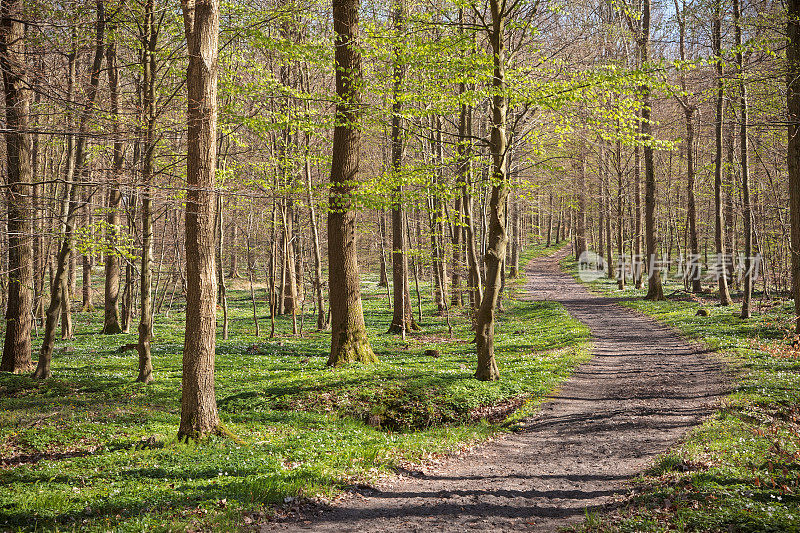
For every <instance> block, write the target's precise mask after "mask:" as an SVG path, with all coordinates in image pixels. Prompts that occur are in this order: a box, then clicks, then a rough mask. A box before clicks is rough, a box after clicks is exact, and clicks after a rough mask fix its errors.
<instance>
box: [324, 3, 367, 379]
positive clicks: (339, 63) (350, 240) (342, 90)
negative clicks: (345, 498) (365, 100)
mask: <svg viewBox="0 0 800 533" xmlns="http://www.w3.org/2000/svg"><path fill="white" fill-rule="evenodd" d="M360 3H361V2H360V1H359V0H333V29H334V32H335V34H336V41H335V54H334V61H335V67H336V68H335V70H336V94H337V95H338V96H339V100H338V101H337V104H336V117H335V126H334V131H333V159H332V162H331V176H330V182H331V191H330V212H329V213H328V256H329V268H328V287H329V291H330V297H329V300H330V308H331V351H330V356H329V357H328V366H339V365H342V364H345V363H351V362H362V363H373V362H375V361H376V360H377V357H375V354H374V353H373V351H372V348H371V347H370V345H369V341H368V340H367V330H366V326H365V325H364V311H363V308H362V305H361V286H360V283H361V280H360V279H359V270H358V256H357V253H356V212H355V210H354V208H353V198H352V195H353V194H354V193H355V192H356V190H357V187H358V179H359V163H360V153H359V152H360V149H361V129H360V128H361V124H360V120H361V114H362V112H361V77H362V70H361V51H360V49H359V37H358V18H359V13H358V11H359V7H360Z"/></svg>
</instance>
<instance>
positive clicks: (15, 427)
mask: <svg viewBox="0 0 800 533" xmlns="http://www.w3.org/2000/svg"><path fill="white" fill-rule="evenodd" d="M552 251H553V249H552V248H551V249H549V250H546V249H544V248H543V247H541V246H538V247H529V248H528V249H527V250H526V258H530V257H533V256H534V255H538V254H542V253H550V252H552ZM362 287H363V292H364V311H365V319H366V322H367V327H368V332H369V338H370V342H371V343H372V347H373V349H374V350H375V352H376V354H378V356H379V358H380V362H379V363H378V364H376V365H368V366H365V365H358V364H354V365H349V366H346V367H343V368H337V369H335V370H332V369H329V368H327V367H325V361H326V356H327V350H328V347H329V342H330V333H328V332H315V331H308V325H309V324H313V323H314V320H313V317H312V316H311V314H310V312H311V310H310V309H306V313H307V316H306V317H305V320H304V323H305V326H306V328H305V329H306V331H304V333H303V335H302V336H292V335H290V334H289V333H288V332H289V331H291V321H290V319H289V318H287V317H280V318H279V319H278V320H277V331H278V335H277V336H276V338H274V339H268V338H265V337H264V336H263V334H262V336H261V337H255V336H254V335H253V331H254V327H253V324H252V309H251V307H250V306H251V303H250V298H249V287H247V286H246V285H245V284H241V283H239V284H232V287H231V290H230V292H229V296H230V298H229V304H230V315H231V324H230V329H231V335H230V339H229V340H222V339H221V338H218V339H217V358H216V395H217V400H218V405H219V409H220V415H221V418H222V420H223V423H224V424H225V427H226V428H227V429H228V430H229V431H230V432H231V433H232V434H234V435H236V436H237V439H229V438H220V437H213V438H209V439H207V440H205V441H203V442H200V443H188V444H187V443H179V442H177V439H176V434H177V428H178V420H179V409H180V403H179V400H180V382H181V350H182V346H183V313H182V308H181V305H183V304H182V303H179V304H178V305H177V306H174V307H173V309H172V311H171V313H170V314H169V316H164V315H163V314H162V315H160V316H158V317H157V320H156V325H155V341H154V343H153V365H154V375H155V379H156V381H155V382H154V383H152V384H150V385H142V384H140V383H134V382H133V380H134V378H135V377H136V364H137V360H136V356H135V355H134V354H135V352H128V353H118V351H117V349H118V348H119V347H120V346H121V345H124V344H127V343H132V342H135V335H134V334H123V335H114V336H104V335H99V334H98V332H99V331H100V329H101V327H102V311H96V312H93V313H75V315H74V325H75V329H76V335H75V339H74V340H72V341H59V342H58V346H57V350H56V352H55V355H54V359H53V378H52V379H49V380H46V381H36V380H33V379H31V378H30V377H29V376H25V375H23V376H17V375H10V374H0V459H1V460H0V530H5V529H23V530H37V529H62V530H63V529H68V530H69V529H80V530H90V531H91V530H94V531H99V530H102V531H108V530H118V531H134V530H135V531H141V530H162V531H166V530H180V531H184V530H187V529H194V530H199V529H206V530H211V529H213V530H235V529H239V528H241V527H243V526H245V525H247V524H248V523H252V522H254V521H255V520H260V519H261V517H263V516H266V515H268V514H269V513H270V512H271V509H272V508H273V506H274V505H275V504H280V503H283V502H285V501H289V500H291V499H292V498H297V497H299V496H322V497H331V496H333V495H335V494H336V493H338V492H339V491H341V490H342V489H344V488H345V487H347V486H349V485H352V484H357V483H369V482H372V481H374V480H375V479H377V478H379V477H380V476H382V475H385V474H387V473H390V472H391V471H392V470H393V469H394V468H397V467H399V466H403V465H406V464H407V463H409V462H419V461H424V460H426V459H427V458H430V457H431V456H432V455H436V454H441V453H447V452H450V451H454V450H457V449H459V448H461V447H464V446H468V445H470V444H471V443H474V442H477V441H479V440H482V439H486V438H488V437H490V436H491V435H493V434H495V433H497V432H498V431H506V430H508V429H509V428H510V427H512V426H513V420H516V419H518V418H520V417H524V416H525V415H526V414H530V413H531V412H532V411H533V410H534V409H535V408H536V406H537V405H538V404H539V403H540V402H541V401H542V400H543V398H544V397H545V396H546V395H547V394H548V393H549V392H550V391H551V390H553V389H554V388H555V387H556V386H557V385H558V384H559V383H560V382H561V381H563V380H564V379H566V377H567V376H568V375H569V374H570V372H571V371H572V369H573V368H574V367H575V366H576V365H577V364H579V363H580V362H582V361H584V360H586V358H587V357H588V350H587V346H588V332H587V330H586V328H584V327H583V326H582V325H580V324H579V323H577V322H575V321H573V320H572V319H571V318H570V317H569V316H568V315H567V313H566V312H565V310H564V309H563V308H562V307H561V306H560V305H557V304H553V303H545V302H538V303H531V302H524V301H521V300H519V299H518V297H519V296H520V294H521V293H520V285H519V284H518V283H513V280H509V284H508V289H507V293H506V295H505V297H504V305H505V312H503V313H500V314H499V323H498V328H497V335H496V353H497V359H498V365H499V367H500V372H501V380H500V381H498V382H495V383H484V382H479V381H476V380H475V379H473V378H472V374H473V372H474V367H475V355H474V345H473V344H472V343H471V340H472V337H473V332H472V331H471V330H470V328H469V322H470V321H469V318H468V316H467V314H466V311H465V310H461V309H452V310H451V311H450V322H451V324H452V325H453V334H452V337H451V336H450V334H449V331H448V328H447V325H446V319H445V317H434V316H433V312H434V307H433V305H432V303H431V300H430V298H429V297H428V291H429V287H427V286H424V287H423V294H422V297H423V317H422V320H421V321H420V322H421V325H422V331H421V332H419V333H417V334H413V335H409V336H408V337H407V341H406V342H405V343H404V342H403V341H402V339H401V338H400V337H399V336H396V335H389V334H386V333H385V331H386V330H387V329H388V325H389V322H390V319H391V312H390V309H389V307H388V304H387V301H386V297H385V290H386V289H385V288H383V287H378V286H377V283H376V280H375V279H373V278H371V277H369V276H365V277H364V282H363V285H362ZM257 297H258V298H259V306H258V309H257V312H258V316H259V319H260V320H261V326H262V331H263V330H264V329H265V326H267V325H268V317H267V305H266V303H265V301H264V300H265V295H264V291H263V289H262V290H260V291H259V292H258V294H257ZM412 298H414V299H416V293H415V292H414V291H413V290H412ZM38 342H40V338H39V337H37V338H36V342H35V343H36V344H38ZM428 349H436V350H437V351H438V352H439V356H438V357H432V356H426V355H425V351H426V350H428ZM509 415H511V416H510V417H509Z"/></svg>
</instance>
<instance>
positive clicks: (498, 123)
mask: <svg viewBox="0 0 800 533" xmlns="http://www.w3.org/2000/svg"><path fill="white" fill-rule="evenodd" d="M504 6H505V2H501V1H500V0H490V2H489V7H490V10H491V13H492V27H491V30H490V31H489V42H490V43H491V46H492V52H493V63H494V73H493V74H494V75H493V77H492V89H493V90H494V95H493V97H492V105H491V109H492V126H491V136H490V142H489V145H490V149H491V154H492V196H491V200H490V202H489V231H488V239H487V247H486V254H485V256H484V261H485V263H486V287H485V289H484V292H483V299H482V301H481V307H480V310H479V311H478V317H477V324H476V328H475V341H476V345H477V346H476V347H477V352H478V367H477V369H476V370H475V378H477V379H479V380H481V381H496V380H498V379H500V371H499V370H498V368H497V362H496V361H495V358H494V324H495V311H496V308H497V299H498V296H499V294H500V286H501V283H502V280H501V269H502V266H503V263H504V262H505V255H506V244H507V243H508V235H507V234H506V227H505V222H506V213H505V210H506V197H507V196H508V166H507V163H508V154H507V151H508V140H507V138H506V113H507V102H506V96H505V60H506V58H505V13H504V12H503V9H504Z"/></svg>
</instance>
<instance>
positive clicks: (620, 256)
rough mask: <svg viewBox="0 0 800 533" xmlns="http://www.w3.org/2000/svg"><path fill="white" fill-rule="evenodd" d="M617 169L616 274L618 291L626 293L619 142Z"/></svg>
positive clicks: (621, 171) (622, 186)
mask: <svg viewBox="0 0 800 533" xmlns="http://www.w3.org/2000/svg"><path fill="white" fill-rule="evenodd" d="M616 158H617V161H616V167H617V265H616V274H617V289H619V290H621V291H624V290H625V276H626V274H627V273H626V272H625V239H624V235H625V224H624V221H625V219H624V212H625V209H624V206H623V201H622V199H623V194H624V187H625V183H624V172H623V169H622V143H621V142H619V141H617V153H616Z"/></svg>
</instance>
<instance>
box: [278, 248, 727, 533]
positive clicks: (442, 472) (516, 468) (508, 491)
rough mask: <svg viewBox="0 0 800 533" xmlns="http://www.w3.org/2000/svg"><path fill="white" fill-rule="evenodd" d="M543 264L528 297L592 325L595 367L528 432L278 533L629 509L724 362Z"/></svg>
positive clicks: (532, 521) (711, 403) (491, 523)
mask: <svg viewBox="0 0 800 533" xmlns="http://www.w3.org/2000/svg"><path fill="white" fill-rule="evenodd" d="M565 255H566V252H565V251H562V252H560V253H559V254H556V255H555V256H553V257H545V258H540V259H535V260H533V261H532V262H531V263H530V264H529V267H528V269H527V285H526V289H527V293H528V294H527V297H528V298H529V299H530V300H533V301H534V302H535V301H551V302H552V301H555V302H559V303H561V304H562V305H564V306H565V307H566V309H567V310H568V311H569V313H570V314H571V315H572V316H573V317H574V318H576V319H578V320H580V321H581V322H582V323H584V324H586V325H587V326H588V327H589V328H590V330H591V332H592V336H593V337H594V349H593V354H594V357H593V358H592V359H591V360H590V361H588V362H586V363H584V364H582V365H581V366H580V367H578V369H577V370H576V371H575V373H574V374H573V376H572V377H571V378H570V379H569V380H568V381H567V382H566V383H565V384H564V385H563V386H562V387H561V388H560V390H559V391H558V392H557V393H556V394H555V395H554V396H553V397H552V399H551V400H550V401H548V402H547V403H545V404H544V405H543V406H542V408H541V409H540V410H539V411H538V412H537V413H536V414H535V415H534V416H532V417H530V418H527V419H525V420H524V421H523V422H522V423H521V425H520V427H519V429H518V431H517V432H515V433H514V434H511V435H508V436H505V437H504V438H501V439H496V440H494V441H492V442H490V443H488V444H486V445H482V446H477V447H475V448H473V449H472V450H470V451H468V452H466V453H463V454H461V455H459V456H452V457H450V458H447V459H445V460H443V461H440V462H436V463H428V464H426V465H425V466H423V467H421V468H418V469H414V470H410V471H407V472H405V473H404V475H401V476H397V477H394V478H390V479H388V480H385V481H384V482H383V483H381V484H378V485H376V486H372V487H366V488H364V489H363V490H360V491H357V492H355V493H353V494H352V495H351V497H349V498H346V499H343V500H341V501H339V502H338V503H336V504H335V505H332V506H326V507H324V508H317V509H314V508H312V509H310V510H309V513H308V514H307V515H306V516H304V517H303V518H304V519H305V520H301V521H296V520H292V521H290V522H288V523H284V524H273V525H272V528H273V529H276V530H314V531H344V530H354V531H390V530H393V531H463V530H486V531H489V530H491V531H520V530H538V531H554V530H556V529H557V528H559V527H561V526H565V525H568V524H570V523H573V522H576V521H580V520H582V519H584V518H585V517H586V516H587V513H591V512H598V511H602V510H604V509H608V508H613V507H615V506H617V505H619V503H620V502H622V501H624V500H625V499H626V498H627V496H628V494H629V492H630V490H631V485H630V480H631V479H632V478H633V477H634V476H635V475H637V474H639V473H641V472H642V471H643V470H645V469H646V468H647V467H648V466H650V465H651V464H652V463H653V461H654V460H655V459H656V457H657V456H658V455H659V454H662V453H664V452H665V451H667V450H668V449H669V447H670V445H672V444H674V443H675V442H676V441H677V440H678V439H680V438H681V437H682V436H684V435H685V434H686V432H687V431H688V430H689V429H690V428H692V427H694V426H696V425H698V424H700V423H701V422H702V421H703V420H704V419H706V418H708V417H709V416H710V415H711V414H712V413H713V412H714V409H715V408H716V407H717V406H718V403H719V401H720V399H721V397H722V395H723V393H724V392H725V391H726V388H727V386H728V385H727V379H726V376H725V373H724V370H723V364H722V363H721V362H720V361H718V360H716V359H715V358H714V357H713V356H710V355H709V354H708V350H707V349H706V348H705V347H704V346H702V345H700V344H698V343H691V342H687V341H686V340H684V338H683V337H682V336H681V335H680V334H678V333H677V332H676V331H675V330H673V329H671V328H668V327H665V326H663V325H662V324H659V323H657V322H656V321H654V320H652V319H650V318H647V317H645V316H644V315H642V314H641V313H636V312H633V311H631V310H629V309H626V308H625V307H622V306H620V305H617V303H616V302H615V301H614V300H611V299H609V298H605V297H603V296H598V295H595V294H592V293H590V292H589V291H588V290H587V289H586V288H585V287H584V286H582V285H581V284H579V283H578V282H576V281H575V280H574V279H573V278H572V276H571V275H570V274H568V273H564V272H562V271H561V269H560V268H559V260H561V259H563V258H564V257H565Z"/></svg>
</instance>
